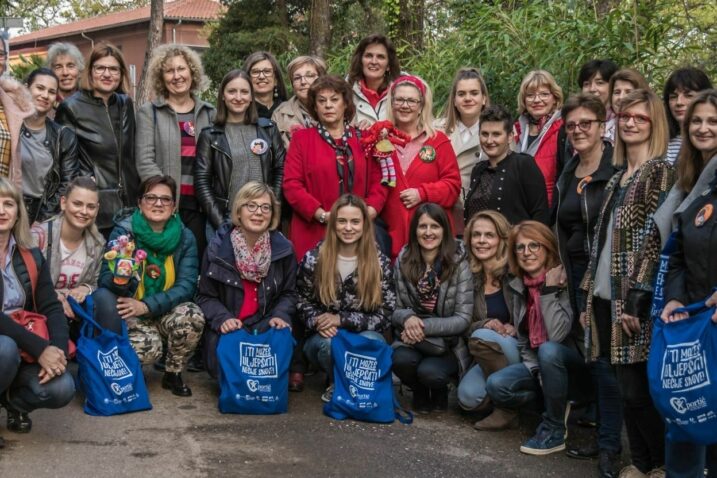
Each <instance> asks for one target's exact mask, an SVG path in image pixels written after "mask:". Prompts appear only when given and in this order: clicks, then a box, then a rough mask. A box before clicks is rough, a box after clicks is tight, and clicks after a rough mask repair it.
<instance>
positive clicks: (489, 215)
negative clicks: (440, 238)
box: [463, 209, 510, 279]
mask: <svg viewBox="0 0 717 478" xmlns="http://www.w3.org/2000/svg"><path fill="white" fill-rule="evenodd" d="M480 220H484V221H488V222H490V223H491V224H493V227H494V228H495V232H496V235H497V236H498V239H499V241H500V242H499V243H498V250H497V251H496V253H495V258H496V265H495V268H494V269H493V270H492V271H489V272H490V273H491V274H493V275H494V276H497V275H500V273H501V271H503V270H504V269H505V266H506V264H508V237H509V236H510V223H509V222H508V220H507V219H506V218H505V216H504V215H502V214H501V213H499V212H498V211H492V210H490V209H488V210H484V211H479V212H477V213H475V214H473V216H472V217H471V218H470V219H469V220H468V223H467V224H466V228H465V232H464V234H463V241H464V242H465V245H466V250H467V251H468V261H469V263H470V266H471V271H472V272H473V273H474V274H482V275H483V277H484V278H485V276H486V271H485V270H484V265H483V262H482V261H481V260H480V259H478V258H477V257H476V256H475V254H474V253H473V248H472V247H471V240H472V239H473V226H474V225H475V223H476V222H478V221H480ZM496 279H500V277H496Z"/></svg>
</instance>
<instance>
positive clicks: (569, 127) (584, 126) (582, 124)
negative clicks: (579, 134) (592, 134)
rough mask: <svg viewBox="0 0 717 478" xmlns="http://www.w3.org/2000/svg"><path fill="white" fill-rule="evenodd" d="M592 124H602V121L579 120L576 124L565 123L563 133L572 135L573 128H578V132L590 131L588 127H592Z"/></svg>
mask: <svg viewBox="0 0 717 478" xmlns="http://www.w3.org/2000/svg"><path fill="white" fill-rule="evenodd" d="M593 123H602V121H600V120H598V119H594V120H580V121H578V122H577V123H565V131H567V132H568V133H572V132H573V131H575V128H580V131H585V132H587V131H590V127H591V126H592V125H593Z"/></svg>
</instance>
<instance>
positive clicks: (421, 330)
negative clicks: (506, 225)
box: [392, 203, 473, 413]
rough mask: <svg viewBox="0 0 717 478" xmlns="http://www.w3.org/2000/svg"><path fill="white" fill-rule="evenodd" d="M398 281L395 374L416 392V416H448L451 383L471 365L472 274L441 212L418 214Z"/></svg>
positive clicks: (424, 209)
mask: <svg viewBox="0 0 717 478" xmlns="http://www.w3.org/2000/svg"><path fill="white" fill-rule="evenodd" d="M395 280H396V295H397V298H396V310H395V311H394V313H393V316H392V322H393V326H394V327H395V328H396V335H397V336H398V339H397V340H396V342H395V343H394V344H393V347H394V349H395V350H394V353H393V372H394V373H395V374H396V376H398V378H400V379H401V382H402V383H404V384H406V385H407V386H409V387H410V388H411V389H412V390H413V409H414V410H415V411H417V412H421V413H428V412H430V411H432V410H436V411H441V410H446V409H447V408H448V382H449V381H450V380H451V379H452V378H453V377H459V376H461V375H463V373H464V372H465V370H466V369H467V368H468V366H469V365H470V357H469V355H468V349H467V348H466V344H465V342H464V341H463V334H464V332H465V331H466V329H467V328H468V326H469V325H470V323H471V315H472V313H473V274H472V273H471V269H470V266H469V265H468V262H467V261H466V254H465V250H464V247H463V245H462V243H460V242H457V241H456V240H455V238H454V237H453V235H452V234H451V226H450V222H449V220H448V216H447V215H446V213H445V211H444V210H443V208H442V207H441V206H439V205H437V204H434V203H424V204H421V205H420V206H419V207H418V208H417V209H416V212H415V214H414V215H413V218H412V219H411V225H410V230H409V238H408V244H407V245H406V246H405V247H404V248H403V250H402V251H401V252H400V253H399V255H398V258H397V259H396V266H395Z"/></svg>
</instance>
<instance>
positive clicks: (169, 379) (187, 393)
mask: <svg viewBox="0 0 717 478" xmlns="http://www.w3.org/2000/svg"><path fill="white" fill-rule="evenodd" d="M162 388H166V389H167V390H171V391H172V393H173V394H175V395H177V396H178V397H191V396H192V389H190V388H189V387H187V386H186V385H185V384H184V381H183V380H182V374H181V373H179V372H177V373H174V372H164V376H163V377H162Z"/></svg>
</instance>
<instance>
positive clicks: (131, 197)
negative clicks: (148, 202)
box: [55, 90, 140, 229]
mask: <svg viewBox="0 0 717 478" xmlns="http://www.w3.org/2000/svg"><path fill="white" fill-rule="evenodd" d="M55 121H57V122H58V123H60V124H62V125H66V126H68V127H70V128H71V129H72V130H74V132H75V134H76V135H77V139H78V143H79V158H80V167H81V168H82V169H83V170H85V169H86V170H89V171H92V175H93V176H94V177H95V179H96V180H97V186H98V187H99V190H100V213H99V215H98V216H97V227H99V228H100V229H106V228H108V227H112V225H113V222H112V218H113V216H114V214H115V213H116V212H117V211H118V210H120V209H122V207H130V206H136V205H137V195H138V192H139V184H140V181H139V175H138V174H137V165H136V164H135V160H134V132H135V131H134V129H135V120H134V106H133V105H132V99H131V98H130V97H129V96H127V95H125V94H119V93H114V94H112V96H110V99H109V103H108V105H105V103H104V101H103V100H102V99H101V98H97V97H95V96H93V95H92V93H91V92H90V91H87V90H81V91H78V92H76V93H74V94H73V95H72V96H70V97H69V98H66V99H65V100H64V101H63V102H62V103H61V104H60V106H59V108H58V109H57V114H56V115H55Z"/></svg>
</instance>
